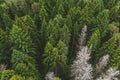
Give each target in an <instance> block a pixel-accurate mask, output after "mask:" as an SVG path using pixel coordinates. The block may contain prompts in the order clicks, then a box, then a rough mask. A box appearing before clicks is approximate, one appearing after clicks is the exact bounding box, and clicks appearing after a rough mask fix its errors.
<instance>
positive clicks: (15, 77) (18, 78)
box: [10, 75, 25, 80]
mask: <svg viewBox="0 0 120 80" xmlns="http://www.w3.org/2000/svg"><path fill="white" fill-rule="evenodd" d="M10 80H25V79H24V77H21V76H19V75H13V76H12V77H11V78H10Z"/></svg>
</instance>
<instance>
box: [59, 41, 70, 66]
mask: <svg viewBox="0 0 120 80" xmlns="http://www.w3.org/2000/svg"><path fill="white" fill-rule="evenodd" d="M57 49H58V55H59V62H58V63H59V64H60V65H66V62H67V53H68V47H67V46H66V44H65V43H64V42H62V41H61V40H59V42H58V44H57Z"/></svg>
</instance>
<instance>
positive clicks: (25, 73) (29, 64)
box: [11, 50, 39, 80]
mask: <svg viewBox="0 0 120 80" xmlns="http://www.w3.org/2000/svg"><path fill="white" fill-rule="evenodd" d="M11 62H12V67H13V69H14V70H15V73H16V74H18V75H21V76H22V77H25V80H27V79H28V78H29V77H32V78H34V80H39V73H38V69H37V65H36V63H35V60H34V58H32V57H30V56H29V55H27V54H25V53H23V52H20V51H18V50H13V53H12V59H11Z"/></svg>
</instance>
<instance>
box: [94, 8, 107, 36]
mask: <svg viewBox="0 0 120 80" xmlns="http://www.w3.org/2000/svg"><path fill="white" fill-rule="evenodd" d="M96 18H97V20H96V23H97V26H98V28H99V30H100V33H101V37H104V36H106V33H107V30H108V24H109V10H107V9H105V10H103V11H101V12H99V14H98V15H97V17H96Z"/></svg>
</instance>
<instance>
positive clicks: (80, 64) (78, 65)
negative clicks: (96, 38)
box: [71, 47, 93, 80]
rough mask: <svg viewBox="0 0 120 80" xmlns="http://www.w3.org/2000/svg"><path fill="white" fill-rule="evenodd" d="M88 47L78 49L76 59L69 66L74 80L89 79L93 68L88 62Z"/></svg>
mask: <svg viewBox="0 0 120 80" xmlns="http://www.w3.org/2000/svg"><path fill="white" fill-rule="evenodd" d="M90 53H91V51H90V48H88V47H83V48H82V49H81V51H78V53H77V57H76V60H75V61H74V62H73V64H72V66H71V73H72V76H74V77H75V78H74V79H75V80H91V79H92V78H93V77H92V74H91V73H92V71H93V68H92V66H91V64H89V63H88V60H89V59H90Z"/></svg>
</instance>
